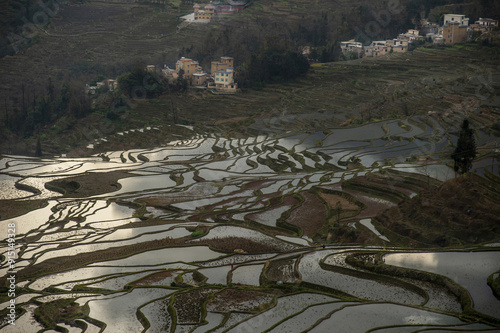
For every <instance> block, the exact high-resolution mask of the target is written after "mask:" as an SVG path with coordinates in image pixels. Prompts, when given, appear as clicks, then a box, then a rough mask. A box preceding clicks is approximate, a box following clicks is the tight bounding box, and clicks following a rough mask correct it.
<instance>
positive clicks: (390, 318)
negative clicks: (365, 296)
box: [309, 303, 464, 333]
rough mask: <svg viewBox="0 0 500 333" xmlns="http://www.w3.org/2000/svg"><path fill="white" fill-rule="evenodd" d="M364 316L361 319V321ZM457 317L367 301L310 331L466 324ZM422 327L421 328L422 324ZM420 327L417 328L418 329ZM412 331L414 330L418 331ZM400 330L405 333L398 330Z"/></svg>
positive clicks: (360, 330)
mask: <svg viewBox="0 0 500 333" xmlns="http://www.w3.org/2000/svg"><path fill="white" fill-rule="evenodd" d="M360 319H361V320H360ZM462 323H464V322H462V321H460V320H459V319H458V318H456V317H452V316H448V315H444V314H440V313H435V312H431V311H425V310H420V309H416V308H411V307H406V306H403V305H396V304H386V303H380V304H364V305H355V306H347V307H345V308H343V309H341V310H339V311H337V312H334V313H333V314H332V315H331V316H330V317H329V318H327V319H326V320H324V321H323V322H321V324H320V325H318V326H316V327H315V328H313V329H312V330H311V331H309V332H315V333H319V332H330V330H329V329H330V328H331V327H335V330H334V331H335V332H336V333H337V332H338V333H344V332H345V333H350V332H366V331H369V330H370V329H373V328H375V327H381V326H395V325H429V324H435V325H456V324H462ZM418 328H420V327H418ZM418 328H416V327H415V328H414V330H415V329H418ZM414 330H412V331H414ZM396 331H397V332H401V331H398V330H396Z"/></svg>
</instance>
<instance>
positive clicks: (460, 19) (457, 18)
mask: <svg viewBox="0 0 500 333" xmlns="http://www.w3.org/2000/svg"><path fill="white" fill-rule="evenodd" d="M449 23H453V24H454V23H458V25H459V26H462V25H464V26H468V25H469V18H468V17H465V15H461V14H445V15H444V22H443V25H447V24H449Z"/></svg>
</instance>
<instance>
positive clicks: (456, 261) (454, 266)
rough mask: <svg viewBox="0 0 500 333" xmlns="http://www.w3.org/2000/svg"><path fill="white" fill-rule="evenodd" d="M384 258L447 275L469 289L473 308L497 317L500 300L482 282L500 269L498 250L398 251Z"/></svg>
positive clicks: (499, 311) (386, 261)
mask: <svg viewBox="0 0 500 333" xmlns="http://www.w3.org/2000/svg"><path fill="white" fill-rule="evenodd" d="M384 260H385V263H386V264H388V265H394V266H401V267H406V268H413V269H419V270H423V271H428V272H432V273H436V274H440V275H444V276H447V277H449V278H451V279H453V280H454V281H455V282H457V283H459V284H460V285H462V286H463V287H465V288H466V289H467V290H468V291H469V293H470V294H471V296H472V298H473V299H474V304H475V309H476V310H478V311H480V312H483V313H485V314H488V315H491V316H495V317H497V318H500V301H499V300H498V299H497V298H495V296H494V295H493V293H492V291H491V289H490V287H489V286H488V285H487V284H486V279H487V278H488V276H489V275H490V274H492V273H493V272H495V271H497V270H499V269H500V252H498V251H491V252H438V253H398V254H388V255H385V256H384Z"/></svg>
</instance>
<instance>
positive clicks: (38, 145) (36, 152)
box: [35, 138, 42, 157]
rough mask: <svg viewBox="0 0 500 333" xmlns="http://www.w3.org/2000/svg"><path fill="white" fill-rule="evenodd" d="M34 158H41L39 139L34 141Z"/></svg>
mask: <svg viewBox="0 0 500 333" xmlns="http://www.w3.org/2000/svg"><path fill="white" fill-rule="evenodd" d="M35 156H36V157H41V156H42V144H41V143H40V138H38V139H37V140H36V149H35Z"/></svg>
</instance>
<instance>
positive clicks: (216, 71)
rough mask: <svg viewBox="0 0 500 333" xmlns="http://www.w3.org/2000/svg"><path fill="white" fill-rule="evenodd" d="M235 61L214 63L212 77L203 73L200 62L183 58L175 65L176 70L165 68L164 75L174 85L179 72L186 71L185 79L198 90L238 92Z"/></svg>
mask: <svg viewBox="0 0 500 333" xmlns="http://www.w3.org/2000/svg"><path fill="white" fill-rule="evenodd" d="M233 65H234V59H233V58H232V57H221V59H220V61H212V62H211V68H212V71H211V73H212V77H210V75H209V74H208V73H206V72H204V71H203V68H202V67H201V66H200V65H199V63H198V61H196V60H192V59H189V58H185V57H182V58H181V59H179V60H178V61H177V62H176V64H175V69H171V68H169V67H168V66H166V65H165V66H164V68H163V69H162V74H163V76H164V77H165V79H166V80H168V82H169V83H174V82H175V80H177V78H178V77H179V72H180V71H181V70H183V71H184V74H183V77H184V78H185V79H187V80H188V81H189V84H190V85H192V86H194V87H197V88H203V87H208V88H213V89H216V90H218V91H223V92H236V91H237V89H238V84H237V83H235V82H234V74H235V72H234V67H233Z"/></svg>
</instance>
